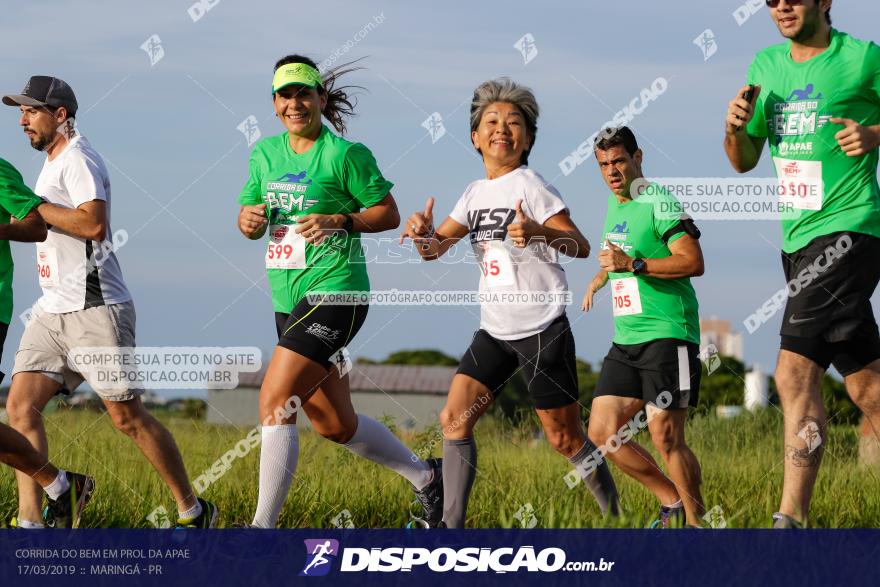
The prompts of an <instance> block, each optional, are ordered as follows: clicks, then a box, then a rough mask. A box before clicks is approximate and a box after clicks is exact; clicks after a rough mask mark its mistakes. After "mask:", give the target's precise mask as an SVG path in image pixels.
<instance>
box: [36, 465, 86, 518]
mask: <svg viewBox="0 0 880 587" xmlns="http://www.w3.org/2000/svg"><path fill="white" fill-rule="evenodd" d="M64 474H65V475H66V476H67V482H68V483H69V484H70V488H69V489H68V490H67V491H65V492H64V493H63V494H61V496H59V497H58V499H51V498H50V499H48V500H47V503H48V505H47V506H46V509H44V510H43V521H44V523H45V524H46V527H47V528H78V527H79V521H80V516H82V511H83V509H84V508H85V507H86V504H88V503H89V500H90V499H92V493H94V491H95V480H94V479H92V478H91V477H89V476H87V475H81V474H79V473H70V472H65V473H64Z"/></svg>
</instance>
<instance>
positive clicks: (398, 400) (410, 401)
mask: <svg viewBox="0 0 880 587" xmlns="http://www.w3.org/2000/svg"><path fill="white" fill-rule="evenodd" d="M266 369H267V366H264V367H263V369H261V370H260V371H258V372H256V373H241V374H240V375H239V386H238V387H237V388H236V389H211V390H208V400H207V403H208V414H207V421H208V422H210V423H214V424H234V425H236V426H253V425H255V424H257V423H258V422H259V414H258V404H259V394H260V386H261V385H262V383H263V377H264V376H265V374H266ZM455 371H456V367H433V366H422V365H360V364H357V363H355V364H354V366H353V367H352V370H351V372H350V373H349V374H348V377H349V385H350V388H351V401H352V404H353V405H354V409H355V412H358V413H360V414H364V415H367V416H370V417H371V418H376V419H378V418H381V417H383V416H385V415H387V416H392V417H393V418H394V420H395V422H396V423H397V425H398V426H401V427H403V428H423V427H426V426H430V425H432V424H436V423H437V421H438V414H439V413H440V410H441V409H442V408H443V405H444V403H445V402H446V395H447V393H448V392H449V385H450V384H451V383H452V378H453V377H454V376H455ZM331 377H335V375H331ZM307 423H308V418H307V417H306V415H305V414H300V415H298V416H297V424H298V425H300V426H305V425H307Z"/></svg>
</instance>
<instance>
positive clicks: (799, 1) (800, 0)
mask: <svg viewBox="0 0 880 587" xmlns="http://www.w3.org/2000/svg"><path fill="white" fill-rule="evenodd" d="M766 2H767V6H768V8H778V7H779V3H780V2H781V0H766ZM785 3H786V4H788V5H789V6H803V4H804V0H785Z"/></svg>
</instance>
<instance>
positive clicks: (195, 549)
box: [0, 529, 880, 587]
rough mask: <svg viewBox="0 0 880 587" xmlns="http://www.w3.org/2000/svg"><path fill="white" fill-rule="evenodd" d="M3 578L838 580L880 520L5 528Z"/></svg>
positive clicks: (195, 581) (864, 574)
mask: <svg viewBox="0 0 880 587" xmlns="http://www.w3.org/2000/svg"><path fill="white" fill-rule="evenodd" d="M0 546H2V549H0V585H4V586H6V585H89V586H97V585H120V586H129V585H131V586H136V585H160V584H161V585H190V586H205V585H207V584H209V583H210V585H211V586H212V587H216V586H221V585H261V584H264V583H265V584H272V585H308V584H309V583H315V584H321V585H349V584H357V585H359V586H366V585H374V584H375V585H379V584H382V585H388V584H392V585H393V584H410V585H412V584H416V585H418V587H426V586H429V585H449V584H453V585H455V584H459V583H462V582H464V581H467V583H468V585H505V586H509V585H530V584H543V585H548V584H552V585H553V586H554V587H556V586H559V585H629V586H630V587H632V586H634V585H639V586H641V585H713V586H714V585H742V584H745V583H746V582H747V581H748V582H752V581H759V582H760V584H767V585H798V586H799V587H804V586H806V585H823V586H825V587H827V586H828V585H841V584H848V583H852V584H868V583H873V582H875V581H876V579H875V577H876V574H877V571H876V568H877V561H878V555H880V531H878V530H656V531H651V530H360V529H353V530H320V529H319V530H271V531H270V530H74V531H64V530H44V531H33V530H7V531H0Z"/></svg>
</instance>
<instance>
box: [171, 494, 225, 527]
mask: <svg viewBox="0 0 880 587" xmlns="http://www.w3.org/2000/svg"><path fill="white" fill-rule="evenodd" d="M197 499H198V501H199V503H200V504H202V513H201V514H199V515H198V517H196V518H178V519H177V526H175V528H214V527H216V525H217V517H218V515H219V514H220V509H219V508H218V507H217V506H215V505H214V504H213V503H211V502H210V501H205V500H204V499H202V498H201V497H199V498H197Z"/></svg>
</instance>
